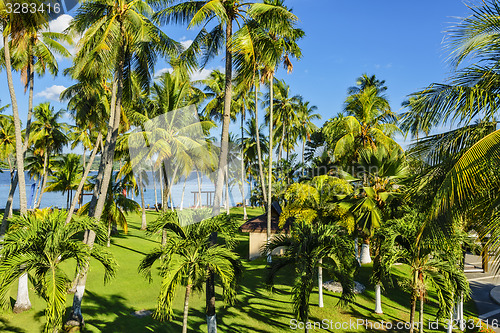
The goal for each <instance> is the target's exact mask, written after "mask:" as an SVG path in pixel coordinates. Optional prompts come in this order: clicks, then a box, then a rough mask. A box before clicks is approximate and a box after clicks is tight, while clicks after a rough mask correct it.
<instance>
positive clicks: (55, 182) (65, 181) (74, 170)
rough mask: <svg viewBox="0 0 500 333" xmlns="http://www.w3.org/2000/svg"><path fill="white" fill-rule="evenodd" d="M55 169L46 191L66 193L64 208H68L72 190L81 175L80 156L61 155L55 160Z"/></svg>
mask: <svg viewBox="0 0 500 333" xmlns="http://www.w3.org/2000/svg"><path fill="white" fill-rule="evenodd" d="M55 166H56V170H55V172H54V175H53V176H52V177H51V179H50V181H49V183H48V185H47V187H46V188H45V191H46V192H62V194H63V195H64V194H66V193H67V199H66V209H68V210H69V207H70V203H71V200H72V198H73V196H72V194H73V190H76V189H77V188H78V184H79V182H80V178H81V177H82V172H81V163H80V156H79V155H77V154H67V155H62V156H61V158H60V159H59V160H58V161H56V162H55Z"/></svg>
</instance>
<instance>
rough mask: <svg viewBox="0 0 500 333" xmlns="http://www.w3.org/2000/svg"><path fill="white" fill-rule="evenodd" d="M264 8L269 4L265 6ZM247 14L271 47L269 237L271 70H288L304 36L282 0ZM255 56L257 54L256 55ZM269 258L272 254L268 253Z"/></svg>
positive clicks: (267, 68) (266, 62) (266, 72)
mask: <svg viewBox="0 0 500 333" xmlns="http://www.w3.org/2000/svg"><path fill="white" fill-rule="evenodd" d="M264 8H271V9H269V10H264ZM250 15H251V16H252V18H253V19H254V20H255V21H256V22H257V23H258V26H259V28H260V29H261V30H262V34H261V35H260V36H261V38H262V39H264V40H265V41H267V43H266V42H264V43H262V44H265V45H266V44H267V47H271V49H270V52H267V53H266V54H267V56H266V57H265V58H263V59H260V63H261V64H262V65H263V66H264V69H263V75H262V80H264V81H265V80H266V79H267V80H268V82H269V89H270V91H269V167H268V193H267V198H268V200H267V239H268V240H269V239H270V238H271V206H272V181H271V179H272V169H273V167H272V165H273V164H272V147H273V122H274V117H273V108H274V93H273V91H274V90H273V89H274V73H275V70H276V67H277V66H278V65H279V64H280V63H282V64H283V65H284V66H285V68H286V69H287V72H291V71H292V69H293V65H292V62H291V59H290V57H295V58H300V57H301V51H300V48H299V47H298V46H297V44H296V42H297V40H298V39H300V38H302V37H303V36H304V32H303V31H302V30H301V29H298V28H295V23H296V22H297V20H298V18H297V17H296V16H295V15H293V14H292V13H291V12H290V10H289V9H288V8H287V7H286V6H285V5H284V1H282V0H266V1H264V3H262V4H259V3H256V4H254V5H252V8H251V11H250ZM255 59H257V58H255ZM268 260H271V256H270V255H268Z"/></svg>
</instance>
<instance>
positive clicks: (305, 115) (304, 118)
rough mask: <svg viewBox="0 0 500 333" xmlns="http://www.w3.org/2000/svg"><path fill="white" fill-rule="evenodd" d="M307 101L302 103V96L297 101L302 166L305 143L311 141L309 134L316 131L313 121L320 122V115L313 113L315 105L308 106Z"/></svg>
mask: <svg viewBox="0 0 500 333" xmlns="http://www.w3.org/2000/svg"><path fill="white" fill-rule="evenodd" d="M309 103H310V102H309V101H306V102H304V100H303V98H302V96H299V100H298V107H297V108H298V122H299V124H300V126H298V130H299V131H298V132H299V137H300V139H301V140H302V164H303V165H304V163H305V161H304V155H305V149H306V141H310V140H311V134H312V133H314V132H315V131H317V130H318V127H317V126H316V125H314V123H313V120H320V119H321V115H320V114H318V113H314V112H315V111H316V110H317V109H318V107H317V106H316V105H309Z"/></svg>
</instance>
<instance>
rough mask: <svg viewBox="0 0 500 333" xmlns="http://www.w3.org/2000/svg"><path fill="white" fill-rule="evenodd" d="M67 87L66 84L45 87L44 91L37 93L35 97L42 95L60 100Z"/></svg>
mask: <svg viewBox="0 0 500 333" xmlns="http://www.w3.org/2000/svg"><path fill="white" fill-rule="evenodd" d="M65 89H66V87H65V86H58V85H53V86H51V87H47V88H45V89H44V90H43V91H41V92H39V93H37V94H36V95H35V97H42V98H45V99H48V100H52V101H56V102H59V101H60V100H59V96H60V95H61V93H62V92H63V91H64V90H65Z"/></svg>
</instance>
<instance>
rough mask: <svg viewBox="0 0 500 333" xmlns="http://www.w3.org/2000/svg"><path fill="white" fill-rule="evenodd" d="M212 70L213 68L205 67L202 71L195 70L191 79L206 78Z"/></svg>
mask: <svg viewBox="0 0 500 333" xmlns="http://www.w3.org/2000/svg"><path fill="white" fill-rule="evenodd" d="M212 71H213V69H206V68H203V69H202V70H201V71H198V72H194V73H193V74H191V80H193V81H198V80H205V79H206V78H207V77H208V76H209V75H210V73H211V72H212Z"/></svg>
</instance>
